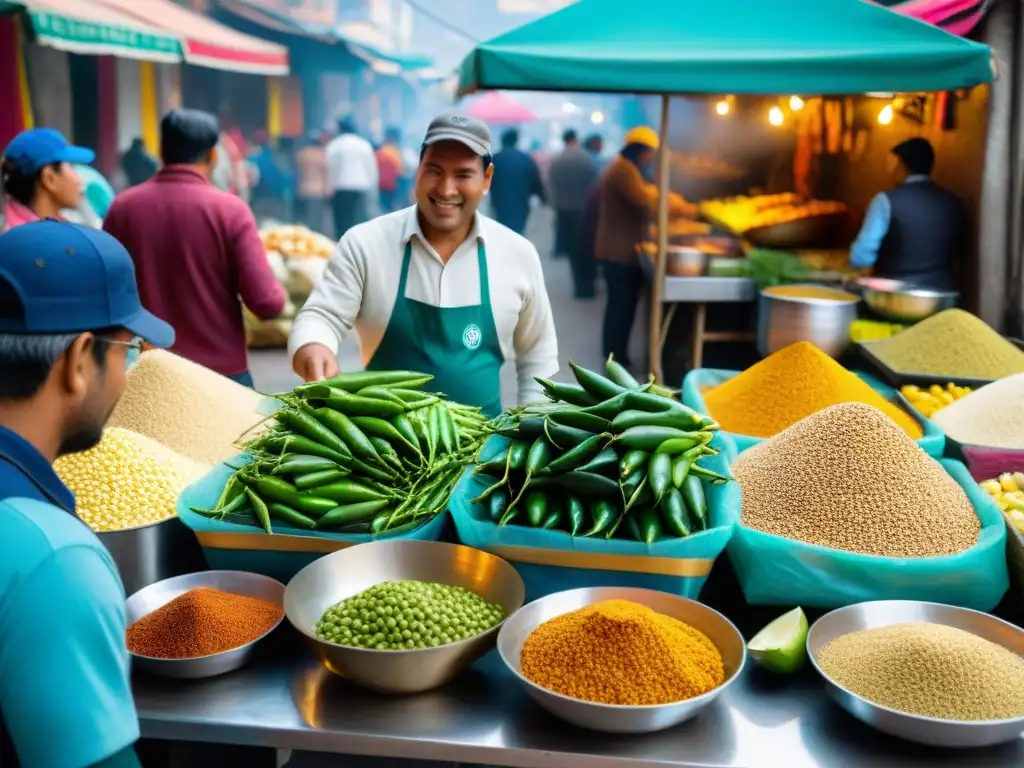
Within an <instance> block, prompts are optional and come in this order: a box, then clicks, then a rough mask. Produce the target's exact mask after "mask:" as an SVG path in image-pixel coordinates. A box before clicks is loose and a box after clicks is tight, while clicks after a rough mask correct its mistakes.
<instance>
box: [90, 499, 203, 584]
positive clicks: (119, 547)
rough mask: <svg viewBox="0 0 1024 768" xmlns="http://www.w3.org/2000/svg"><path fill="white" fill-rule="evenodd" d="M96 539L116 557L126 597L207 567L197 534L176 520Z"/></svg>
mask: <svg viewBox="0 0 1024 768" xmlns="http://www.w3.org/2000/svg"><path fill="white" fill-rule="evenodd" d="M97 536H99V538H100V541H102V542H103V545H104V546H105V547H106V548H107V550H108V551H109V552H110V555H111V557H113V558H114V563H115V564H116V565H117V570H118V571H119V572H120V574H121V581H122V582H123V583H124V593H125V594H126V595H132V594H135V593H136V592H138V591H139V590H140V589H142V588H143V587H148V586H149V585H150V584H155V583H156V582H158V581H163V580H164V579H169V578H171V577H172V576H181V575H182V574H185V573H194V572H195V571H201V570H204V569H205V568H206V559H205V558H204V557H203V551H202V550H201V549H200V548H199V543H198V542H197V541H196V536H195V534H194V533H192V531H190V530H189V529H188V528H186V527H185V524H184V523H182V522H181V520H179V519H178V518H177V517H171V518H168V519H167V520H162V521H161V522H159V523H152V524H151V525H144V526H141V527H139V528H129V529H127V530H124V531H109V532H106V533H98V534H97Z"/></svg>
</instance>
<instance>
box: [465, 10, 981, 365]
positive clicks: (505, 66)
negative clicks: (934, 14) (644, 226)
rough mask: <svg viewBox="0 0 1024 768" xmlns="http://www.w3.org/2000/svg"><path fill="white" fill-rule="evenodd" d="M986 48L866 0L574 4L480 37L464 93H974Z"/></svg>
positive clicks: (663, 238)
mask: <svg viewBox="0 0 1024 768" xmlns="http://www.w3.org/2000/svg"><path fill="white" fill-rule="evenodd" d="M992 61H993V60H992V56H991V51H990V50H989V48H988V46H985V45H981V44H980V43H974V42H971V41H969V40H965V39H963V38H960V37H956V36H954V35H951V34H949V33H947V32H944V31H943V30H941V29H938V28H937V27H933V26H931V25H929V24H926V23H924V22H922V21H917V20H916V19H912V18H909V17H907V16H902V15H899V14H897V13H894V12H893V11H890V10H887V9H886V8H884V7H882V6H880V5H876V4H874V3H871V2H864V1H862V0H771V1H770V2H769V1H768V0H635V1H634V2H624V1H623V0H579V2H577V3H575V4H573V5H570V6H568V7H566V8H564V9H562V10H560V11H557V12H555V13H552V14H550V15H549V16H544V17H542V18H540V19H537V20H536V21H534V22H531V23H529V24H526V25H524V26H522V27H519V28H518V29H514V30H512V31H511V32H508V33H506V34H504V35H500V36H499V37H496V38H494V39H492V40H489V41H487V42H485V43H481V44H480V45H478V46H477V47H476V48H474V49H473V51H472V52H471V53H470V54H469V56H467V57H466V59H465V60H464V61H463V62H462V66H461V68H460V71H459V94H460V95H464V94H467V93H473V92H474V91H478V90H497V89H502V90H531V91H536V90H547V91H598V92H605V93H609V92H611V93H616V92H617V93H649V94H661V95H662V99H663V104H662V116H661V137H662V144H664V143H665V137H666V136H667V134H668V114H669V109H668V106H669V95H671V94H762V95H775V94H798V95H804V96H815V95H847V94H860V93H870V92H888V93H920V92H924V91H945V90H954V89H959V88H968V87H971V86H974V85H979V84H981V83H987V82H989V81H991V80H992V78H993V77H994V76H995V71H994V68H993V63H992ZM660 164H661V171H660V173H659V184H660V186H661V201H660V205H659V209H658V259H657V261H656V262H655V265H654V280H653V283H652V286H651V316H650V326H649V333H648V342H649V345H650V364H651V369H652V371H653V372H654V374H655V376H656V377H657V378H658V379H659V380H661V378H662V376H661V359H660V358H661V346H662V336H663V335H664V333H663V329H662V327H661V325H662V305H661V297H662V295H663V288H664V281H665V263H666V259H665V250H666V247H667V245H668V226H667V225H668V196H667V194H666V191H667V188H668V165H669V155H668V152H662V153H661V159H660Z"/></svg>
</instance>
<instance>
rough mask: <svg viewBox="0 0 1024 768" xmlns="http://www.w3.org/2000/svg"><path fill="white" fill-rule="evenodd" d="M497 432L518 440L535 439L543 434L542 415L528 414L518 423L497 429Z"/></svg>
mask: <svg viewBox="0 0 1024 768" xmlns="http://www.w3.org/2000/svg"><path fill="white" fill-rule="evenodd" d="M498 434H499V435H503V436H504V437H512V438H516V439H518V440H536V439H537V438H538V437H540V436H541V435H543V434H544V417H543V416H528V417H526V418H525V419H522V420H520V422H519V423H518V424H514V425H511V426H508V427H503V428H501V429H499V430H498Z"/></svg>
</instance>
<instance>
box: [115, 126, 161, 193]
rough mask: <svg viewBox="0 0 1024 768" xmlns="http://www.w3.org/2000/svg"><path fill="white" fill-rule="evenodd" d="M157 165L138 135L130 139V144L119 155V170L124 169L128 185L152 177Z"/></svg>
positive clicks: (132, 185) (130, 185)
mask: <svg viewBox="0 0 1024 768" xmlns="http://www.w3.org/2000/svg"><path fill="white" fill-rule="evenodd" d="M157 167H158V164H157V161H156V158H155V157H153V156H152V155H151V154H149V152H147V151H146V145H145V144H144V143H143V141H142V139H141V138H140V137H138V136H136V137H135V138H134V139H132V145H131V146H130V147H128V149H127V151H126V152H125V153H124V154H123V155H121V170H122V171H124V177H125V179H126V180H127V181H128V186H129V187H135V186H138V185H139V184H141V183H142V182H144V181H148V180H149V179H151V178H153V176H154V175H155V174H156V171H157Z"/></svg>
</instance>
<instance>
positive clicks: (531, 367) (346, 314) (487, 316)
mask: <svg viewBox="0 0 1024 768" xmlns="http://www.w3.org/2000/svg"><path fill="white" fill-rule="evenodd" d="M493 174H494V167H493V165H492V163H491V133H490V130H489V129H488V128H487V125H486V124H484V123H483V122H481V121H479V120H476V119H475V118H472V117H468V116H466V115H463V114H450V115H443V116H441V117H438V118H436V119H435V120H434V121H433V122H431V124H430V127H429V128H428V129H427V135H426V138H425V139H424V141H423V147H422V150H421V154H420V164H419V169H418V171H417V175H416V190H415V192H416V205H415V206H413V207H411V208H406V209H404V210H401V211H396V212H395V213H390V214H387V215H384V216H380V217H378V218H376V219H374V220H373V221H369V222H366V223H364V224H360V225H358V226H355V227H353V228H352V229H351V230H350V231H349V232H348V233H347V234H346V235H345V236H344V237H342V238H341V242H340V243H339V244H338V248H337V250H335V252H334V255H333V256H332V257H331V260H330V262H329V263H328V265H327V269H326V270H325V271H324V275H323V277H322V278H321V280H320V282H319V283H318V284H317V286H316V287H315V288H314V289H313V292H312V294H311V295H310V297H309V300H308V301H307V302H306V305H305V306H304V307H303V308H302V310H301V311H300V312H299V315H298V317H297V318H296V319H295V323H294V325H293V328H292V333H291V338H290V339H289V344H288V347H289V353H290V354H291V356H292V366H293V368H294V369H295V371H296V373H298V374H299V375H300V376H302V378H303V379H305V380H306V381H319V380H321V379H324V378H328V377H330V376H333V375H335V374H336V373H338V363H337V358H336V354H337V350H338V347H339V345H340V344H341V342H342V341H343V340H344V338H345V337H346V336H347V335H348V334H349V333H350V332H351V330H352V329H353V328H355V329H356V332H357V333H358V334H359V341H360V346H361V347H362V353H363V361H364V363H365V365H366V368H367V369H370V370H394V369H398V370H413V371H421V372H423V373H429V374H431V375H433V376H434V380H433V382H431V386H432V387H433V388H434V389H435V391H439V392H444V393H445V394H446V395H447V396H448V397H450V398H451V399H453V400H456V401H459V402H463V403H466V404H469V405H476V406H479V407H480V408H482V409H483V410H484V412H485V413H486V414H487V415H488V416H495V415H497V414H498V413H500V412H501V408H502V404H501V385H500V377H499V371H500V369H501V365H502V363H503V362H504V361H505V360H508V359H510V358H514V359H515V362H516V369H517V374H518V380H519V402H520V403H528V402H535V401H538V400H541V399H543V396H542V390H541V388H540V386H539V385H538V384H537V383H536V382H535V381H534V377H535V376H541V377H550V376H552V375H553V374H555V373H556V372H557V371H558V342H557V339H556V337H555V324H554V320H553V318H552V315H551V304H550V302H549V300H548V294H547V289H546V288H545V286H544V273H543V271H542V270H541V265H540V257H539V256H538V255H537V249H536V248H534V247H533V245H532V244H531V243H530V241H529V240H527V239H526V238H524V237H522V236H521V235H518V234H516V233H515V232H513V231H512V230H510V229H508V228H507V227H504V226H502V225H501V224H499V223H498V222H496V221H494V220H493V219H489V218H487V217H486V216H483V215H481V214H480V213H478V212H477V208H478V206H479V205H480V201H481V200H482V199H483V196H484V194H485V193H486V192H487V190H488V188H489V187H490V184H491V177H492V176H493Z"/></svg>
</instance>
